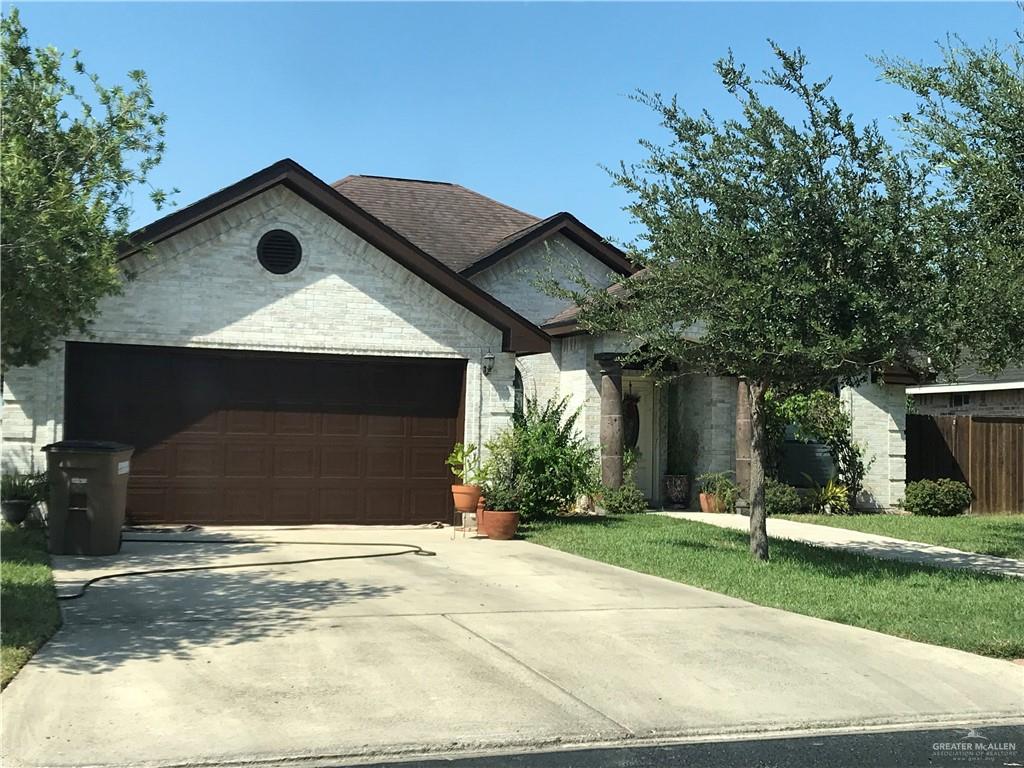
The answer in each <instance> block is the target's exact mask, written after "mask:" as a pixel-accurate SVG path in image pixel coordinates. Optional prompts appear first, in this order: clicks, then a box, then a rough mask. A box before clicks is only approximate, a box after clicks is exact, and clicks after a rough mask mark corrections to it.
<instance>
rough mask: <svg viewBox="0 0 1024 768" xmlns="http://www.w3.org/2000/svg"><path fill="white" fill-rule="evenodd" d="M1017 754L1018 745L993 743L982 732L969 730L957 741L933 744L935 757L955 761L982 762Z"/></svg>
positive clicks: (1009, 742)
mask: <svg viewBox="0 0 1024 768" xmlns="http://www.w3.org/2000/svg"><path fill="white" fill-rule="evenodd" d="M1016 754H1017V744H1016V742H1013V741H992V740H991V739H990V738H988V736H986V735H985V734H984V733H982V732H981V731H978V730H975V729H973V728H971V729H969V730H968V731H967V732H966V733H965V734H964V735H963V736H960V737H959V738H958V739H957V740H956V741H937V742H935V743H934V744H932V755H933V756H934V757H946V758H952V759H953V760H963V761H965V762H966V761H974V762H977V761H981V760H985V761H988V760H996V759H998V758H1006V757H1013V756H1014V755H1016Z"/></svg>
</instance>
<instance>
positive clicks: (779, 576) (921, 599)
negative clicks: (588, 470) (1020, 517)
mask: <svg viewBox="0 0 1024 768" xmlns="http://www.w3.org/2000/svg"><path fill="white" fill-rule="evenodd" d="M524 535H525V536H526V538H527V539H528V540H529V541H532V542H534V543H536V544H543V545H545V546H549V547H553V548H554V549H560V550H562V551H564V552H570V553H572V554H575V555H582V556H583V557H588V558H591V559H593V560H600V561H602V562H606V563H611V564H613V565H618V566H622V567H625V568H630V569H632V570H634V571H640V572H641V573H649V574H652V575H654V576H662V577H664V578H666V579H672V580H673V581H679V582H683V583H685V584H691V585H693V586H695V587H703V588H705V589H710V590H713V591H715V592H721V593H724V594H727V595H732V596H733V597H738V598H741V599H744V600H749V601H750V602H753V603H758V604H759V605H767V606H772V607H775V608H784V609H785V610H788V611H795V612H796V613H803V614H806V615H808V616H817V617H819V618H823V619H829V620H831V621H838V622H842V623H843V624H852V625H854V626H858V627H866V628H868V629H874V630H877V631H879V632H886V633H888V634H891V635H898V636H900V637H906V638H910V639H912V640H920V641H923V642H927V643H934V644H936V645H945V646H949V647H951V648H960V649H962V650H965V651H972V652H974V653H981V654H985V655H987V656H998V657H1003V658H1021V657H1024V625H1022V623H1021V616H1024V584H1022V583H1021V582H1020V580H1011V579H1010V578H1009V577H999V576H987V575H983V574H978V573H972V572H968V571H952V570H940V569H933V568H926V567H923V566H915V565H910V564H907V563H900V562H895V561H891V560H878V559H875V558H871V557H866V556H862V555H853V554H849V553H845V552H836V551H830V550H826V549H821V548H817V547H811V546H808V545H805V544H799V543H796V542H791V541H781V540H772V542H771V550H770V554H771V562H769V563H760V562H755V561H754V560H752V559H751V557H750V555H749V554H748V553H747V537H746V534H745V533H741V532H738V531H731V530H727V529H722V528H716V527H715V526H711V525H705V524H703V523H694V522H690V521H687V520H673V519H670V518H665V517H657V516H654V515H636V516H629V517H606V518H600V517H590V518H583V517H575V518H561V519H557V520H553V521H550V522H543V523H533V524H530V525H528V526H525V527H524Z"/></svg>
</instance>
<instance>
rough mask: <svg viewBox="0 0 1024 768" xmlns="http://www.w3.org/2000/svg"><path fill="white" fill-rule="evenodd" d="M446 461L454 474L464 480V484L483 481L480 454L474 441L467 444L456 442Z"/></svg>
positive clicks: (475, 483)
mask: <svg viewBox="0 0 1024 768" xmlns="http://www.w3.org/2000/svg"><path fill="white" fill-rule="evenodd" d="M444 463H445V464H447V465H448V468H449V469H450V470H451V471H452V474H453V475H455V476H456V477H457V478H459V480H461V481H462V483H463V485H479V484H480V483H481V482H482V481H483V475H482V473H481V471H480V456H479V455H478V454H477V450H476V446H475V445H474V444H473V443H468V444H466V445H463V444H462V443H456V444H455V447H454V448H452V452H451V453H449V454H448V458H447V459H445V460H444Z"/></svg>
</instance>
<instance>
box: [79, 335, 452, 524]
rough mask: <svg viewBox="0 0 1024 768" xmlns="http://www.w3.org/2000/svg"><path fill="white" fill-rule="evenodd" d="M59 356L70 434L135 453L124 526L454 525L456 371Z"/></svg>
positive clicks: (354, 360)
mask: <svg viewBox="0 0 1024 768" xmlns="http://www.w3.org/2000/svg"><path fill="white" fill-rule="evenodd" d="M67 350H68V356H67V383H68V384H67V387H68V389H67V392H68V397H67V401H66V413H65V435H66V437H67V438H69V439H76V438H78V439H108V440H119V441H122V442H126V443H129V444H132V445H134V446H135V447H136V454H135V457H134V459H133V462H132V475H131V479H130V481H129V500H128V512H129V515H130V516H131V518H130V519H131V520H133V521H136V522H146V523H162V522H175V523H185V522H194V523H200V524H214V523H236V524H238V523H275V522H276V523H312V522H327V523H392V524H394V523H404V522H430V521H432V520H437V519H445V520H447V519H450V514H449V512H450V509H451V498H450V490H449V484H450V482H451V476H450V474H449V473H448V470H447V468H446V467H445V465H444V459H445V458H446V456H447V454H448V452H449V451H450V450H451V447H452V445H453V444H454V443H455V441H456V439H457V437H456V436H457V435H458V434H459V433H460V431H461V420H460V419H461V416H460V408H459V406H460V398H461V392H462V391H463V389H462V379H463V376H464V370H465V363H464V362H461V361H450V360H445V361H437V360H418V359H399V358H368V357H362V358H358V357H343V356H326V355H294V354H284V353H261V352H247V353H241V352H237V353H236V352H226V351H223V350H192V349H178V348H163V347H135V346H129V345H110V344H93V343H77V342H76V343H71V344H68V347H67Z"/></svg>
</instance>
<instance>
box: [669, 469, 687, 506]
mask: <svg viewBox="0 0 1024 768" xmlns="http://www.w3.org/2000/svg"><path fill="white" fill-rule="evenodd" d="M665 499H666V500H667V501H668V503H669V504H671V505H672V506H673V507H685V506H686V505H687V504H689V503H690V476H689V475H665Z"/></svg>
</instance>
